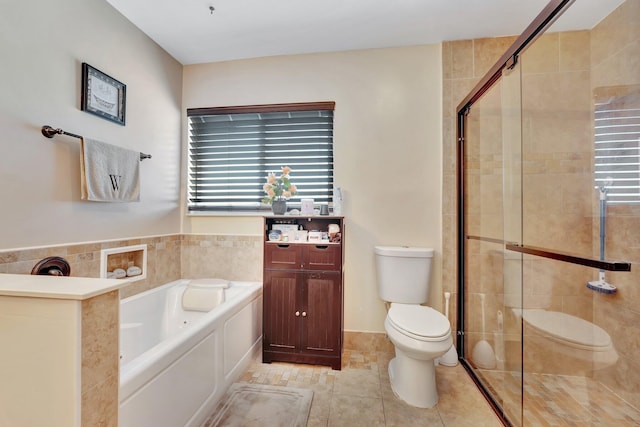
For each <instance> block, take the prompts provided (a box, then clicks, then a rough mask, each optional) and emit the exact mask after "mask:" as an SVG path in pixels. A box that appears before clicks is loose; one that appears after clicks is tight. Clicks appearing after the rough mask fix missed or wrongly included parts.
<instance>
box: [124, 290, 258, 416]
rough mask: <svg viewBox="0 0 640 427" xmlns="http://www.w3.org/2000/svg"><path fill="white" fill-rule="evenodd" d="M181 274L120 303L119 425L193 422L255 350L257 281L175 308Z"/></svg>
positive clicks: (239, 372)
mask: <svg viewBox="0 0 640 427" xmlns="http://www.w3.org/2000/svg"><path fill="white" fill-rule="evenodd" d="M188 283H189V280H178V281H175V282H171V283H168V284H166V285H163V286H160V287H158V288H155V289H152V290H149V291H147V292H144V293H141V294H138V295H134V296H132V297H129V298H126V299H123V300H122V301H121V304H120V393H119V402H120V413H119V426H120V427H147V426H148V427H162V426H166V427H181V426H199V425H200V424H201V423H202V422H203V421H204V420H205V419H206V417H207V415H209V414H210V413H211V412H212V411H213V409H214V408H215V406H216V404H217V403H218V400H219V399H220V397H221V396H222V395H223V394H224V392H225V391H226V390H227V388H228V387H229V386H230V385H231V384H232V383H233V382H234V381H235V380H237V379H238V378H239V377H240V375H242V373H243V372H244V371H245V370H246V369H247V367H248V366H249V364H250V363H251V362H252V361H253V360H259V359H260V356H261V354H262V284H261V283H257V282H230V284H231V286H230V287H229V288H228V289H225V290H224V292H225V301H224V302H223V303H221V304H220V305H218V306H217V307H216V308H214V309H213V310H211V311H209V312H199V311H185V310H183V309H182V304H181V301H182V293H183V292H184V290H185V289H186V286H187V284H188Z"/></svg>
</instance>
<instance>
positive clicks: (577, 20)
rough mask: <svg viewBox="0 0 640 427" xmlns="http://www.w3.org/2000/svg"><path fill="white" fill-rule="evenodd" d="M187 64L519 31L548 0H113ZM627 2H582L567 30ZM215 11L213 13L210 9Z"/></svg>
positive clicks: (584, 25) (577, 4) (573, 9)
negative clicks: (212, 8)
mask: <svg viewBox="0 0 640 427" xmlns="http://www.w3.org/2000/svg"><path fill="white" fill-rule="evenodd" d="M107 1H108V2H109V3H110V4H111V5H112V6H113V7H114V8H116V9H117V10H118V11H120V13H122V14H123V15H124V16H125V17H127V18H128V19H129V20H130V21H131V22H132V23H133V24H134V25H136V26H137V27H138V28H140V29H141V30H142V31H143V32H145V33H146V34H147V35H148V36H149V37H151V38H152V39H153V40H155V42H156V43H158V44H159V45H160V46H162V47H163V48H164V49H165V50H166V51H167V52H169V54H171V55H172V56H173V57H174V58H176V59H177V60H178V61H179V62H181V63H182V64H185V65H187V64H197V63H206V62H219V61H229V60H236V59H245V58H256V57H263V56H274V55H292V54H304V53H317V52H332V51H342V50H353V49H370V48H382V47H397V46H411V45H421V44H433V43H439V42H441V41H447V40H449V41H450V40H464V39H472V38H481V37H498V36H506V35H517V34H520V33H521V32H522V31H523V30H524V29H525V28H526V27H527V25H528V24H529V23H530V22H531V21H532V20H533V18H535V16H536V15H538V13H539V12H540V11H541V10H542V9H543V8H544V6H545V5H546V4H547V3H548V0H396V1H382V0H322V1H318V0H315V1H312V0H107ZM623 1H624V0H577V1H576V2H575V3H574V4H573V6H572V7H571V8H570V9H569V11H568V12H567V13H566V14H565V16H563V17H562V18H561V20H559V23H558V24H560V23H562V28H558V29H562V30H573V29H590V28H592V27H593V26H594V25H595V24H597V23H598V22H599V21H600V20H601V19H602V18H603V17H605V16H606V15H608V14H609V13H610V12H611V11H612V10H614V9H615V8H616V7H617V6H618V5H620V4H621V3H622V2H623ZM211 6H213V7H214V9H215V10H214V11H213V12H211V11H210V7H211Z"/></svg>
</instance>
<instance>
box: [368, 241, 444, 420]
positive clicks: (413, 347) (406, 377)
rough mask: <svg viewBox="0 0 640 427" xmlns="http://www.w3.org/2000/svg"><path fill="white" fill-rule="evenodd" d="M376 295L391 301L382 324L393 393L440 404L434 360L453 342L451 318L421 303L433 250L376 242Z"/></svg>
mask: <svg viewBox="0 0 640 427" xmlns="http://www.w3.org/2000/svg"><path fill="white" fill-rule="evenodd" d="M374 252H375V256H376V270H377V283H378V294H379V296H380V298H381V299H382V300H384V301H386V302H388V303H390V307H389V310H388V312H387V317H386V319H385V321H384V328H385V331H386V332H387V336H388V337H389V339H390V340H391V342H392V343H393V345H394V346H395V354H396V357H395V358H393V359H392V360H391V361H390V362H389V379H390V380H391V388H392V389H393V392H394V393H395V394H396V396H397V397H398V398H400V399H402V400H403V401H405V402H406V403H408V404H410V405H412V406H416V407H419V408H431V407H433V406H434V405H435V404H436V403H438V391H437V390H436V378H435V366H434V365H435V364H434V361H435V359H437V358H439V357H440V356H442V355H444V354H445V353H446V352H447V351H448V350H449V349H450V348H451V346H452V345H453V338H452V337H451V325H450V324H449V320H447V318H446V317H445V316H444V315H443V314H442V313H440V312H438V311H436V310H434V309H433V308H431V307H427V306H423V305H420V304H422V303H424V302H426V301H427V297H428V295H429V275H430V272H431V260H432V259H433V253H434V250H433V249H429V248H417V247H407V246H376V247H375V248H374Z"/></svg>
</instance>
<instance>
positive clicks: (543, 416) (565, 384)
mask: <svg viewBox="0 0 640 427" xmlns="http://www.w3.org/2000/svg"><path fill="white" fill-rule="evenodd" d="M477 372H478V374H479V375H480V377H482V378H483V379H484V381H486V384H487V386H488V387H490V388H492V389H493V390H494V391H493V395H495V396H496V397H497V398H500V397H501V398H502V399H503V400H502V405H503V406H504V407H505V411H506V413H507V414H511V416H512V417H513V418H514V419H518V418H520V411H521V409H520V408H521V403H522V402H523V401H524V410H523V411H524V412H523V414H522V418H523V419H524V425H525V426H541V427H542V426H544V427H546V426H554V427H555V426H558V427H587V426H612V427H614V426H615V427H637V426H640V410H638V409H637V408H634V407H633V406H632V405H630V404H629V403H627V402H625V401H624V400H622V399H621V398H620V397H618V396H617V395H616V394H615V393H613V392H612V391H611V390H609V389H608V388H607V387H606V386H604V385H602V384H600V383H598V382H597V381H595V380H593V379H591V378H586V377H578V376H568V375H550V374H526V375H525V376H524V398H522V397H521V395H522V388H521V386H520V382H521V376H520V374H519V373H514V372H508V371H486V370H478V371H477Z"/></svg>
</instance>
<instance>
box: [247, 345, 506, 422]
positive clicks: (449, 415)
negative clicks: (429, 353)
mask: <svg viewBox="0 0 640 427" xmlns="http://www.w3.org/2000/svg"><path fill="white" fill-rule="evenodd" d="M392 357H393V356H392V355H390V354H389V353H386V352H377V353H373V352H372V353H362V352H356V351H350V350H345V352H344V354H343V362H342V365H343V367H342V370H341V371H334V370H332V369H331V368H327V367H320V366H310V365H297V364H289V363H275V362H274V363H271V364H263V363H254V364H253V365H251V366H250V367H249V369H248V370H247V372H245V373H244V375H243V376H242V377H241V378H240V379H239V381H238V382H248V383H255V384H269V385H281V386H289V387H300V388H309V389H312V390H313V391H314V396H313V402H312V404H311V411H310V414H309V421H308V424H307V425H308V426H331V427H333V426H349V427H353V426H367V427H369V426H436V427H437V426H446V427H457V426H460V427H462V426H469V427H471V426H473V427H484V426H487V427H493V426H502V423H501V422H500V420H499V419H498V418H497V417H496V415H495V414H494V412H493V410H492V409H491V407H490V406H489V404H488V403H487V402H486V400H485V399H484V397H483V396H482V395H481V393H480V392H479V391H478V389H477V388H476V386H475V385H474V383H473V381H472V380H471V379H470V378H469V376H468V375H467V373H466V372H465V370H464V368H463V367H462V366H460V365H458V366H455V367H446V366H438V367H437V368H436V370H437V373H436V378H437V386H438V390H439V394H440V400H439V402H438V404H437V405H436V406H435V407H434V408H431V409H419V408H414V407H412V406H409V405H407V404H405V403H404V402H402V401H401V400H399V399H398V398H396V397H395V396H394V394H393V391H392V390H391V386H390V383H389V374H388V372H387V366H388V364H389V360H390V359H391V358H392Z"/></svg>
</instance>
